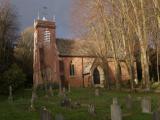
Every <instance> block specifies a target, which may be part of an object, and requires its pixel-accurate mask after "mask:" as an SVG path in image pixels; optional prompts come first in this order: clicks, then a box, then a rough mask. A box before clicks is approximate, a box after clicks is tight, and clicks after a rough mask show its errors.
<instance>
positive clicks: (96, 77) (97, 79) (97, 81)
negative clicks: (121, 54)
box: [93, 68, 100, 84]
mask: <svg viewBox="0 0 160 120" xmlns="http://www.w3.org/2000/svg"><path fill="white" fill-rule="evenodd" d="M93 80H94V84H100V74H99V71H98V69H97V68H95V69H94V71H93Z"/></svg>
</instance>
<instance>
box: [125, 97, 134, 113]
mask: <svg viewBox="0 0 160 120" xmlns="http://www.w3.org/2000/svg"><path fill="white" fill-rule="evenodd" d="M132 104H133V101H132V96H131V95H130V94H129V95H128V96H127V97H126V108H127V109H129V110H130V109H132Z"/></svg>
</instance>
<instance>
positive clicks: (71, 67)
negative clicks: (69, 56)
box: [70, 61, 75, 76]
mask: <svg viewBox="0 0 160 120" xmlns="http://www.w3.org/2000/svg"><path fill="white" fill-rule="evenodd" d="M74 75H75V69H74V64H73V63H72V61H71V63H70V76H74Z"/></svg>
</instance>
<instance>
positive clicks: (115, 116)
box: [111, 98, 122, 120]
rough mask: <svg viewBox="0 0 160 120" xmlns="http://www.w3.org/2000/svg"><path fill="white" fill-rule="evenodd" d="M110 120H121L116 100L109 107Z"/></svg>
mask: <svg viewBox="0 0 160 120" xmlns="http://www.w3.org/2000/svg"><path fill="white" fill-rule="evenodd" d="M111 120H122V113H121V108H120V106H119V105H118V100H117V98H114V99H113V104H112V105H111Z"/></svg>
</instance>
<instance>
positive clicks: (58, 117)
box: [55, 114, 64, 120]
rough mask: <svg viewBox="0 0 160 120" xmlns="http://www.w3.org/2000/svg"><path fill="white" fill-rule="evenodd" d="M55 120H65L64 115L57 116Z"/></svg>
mask: <svg viewBox="0 0 160 120" xmlns="http://www.w3.org/2000/svg"><path fill="white" fill-rule="evenodd" d="M55 120H64V117H63V115H62V114H57V115H56V116H55Z"/></svg>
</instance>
